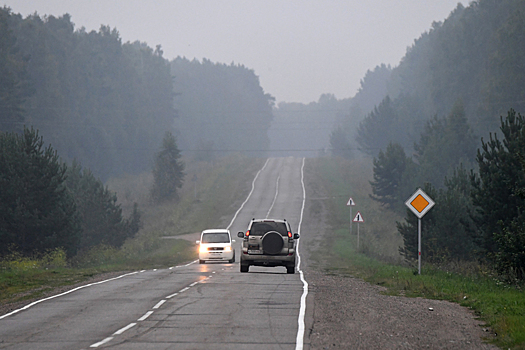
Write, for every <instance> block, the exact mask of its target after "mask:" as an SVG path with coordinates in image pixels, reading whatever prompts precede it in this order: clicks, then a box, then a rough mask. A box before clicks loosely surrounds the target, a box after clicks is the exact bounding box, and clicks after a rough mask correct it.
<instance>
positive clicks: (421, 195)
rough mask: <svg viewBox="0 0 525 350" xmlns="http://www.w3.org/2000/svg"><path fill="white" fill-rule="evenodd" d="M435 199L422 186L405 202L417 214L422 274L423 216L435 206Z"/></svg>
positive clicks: (419, 261) (418, 263) (418, 259)
mask: <svg viewBox="0 0 525 350" xmlns="http://www.w3.org/2000/svg"><path fill="white" fill-rule="evenodd" d="M434 204H436V203H434V201H433V200H432V198H430V197H429V196H428V194H426V193H425V192H423V190H422V189H421V188H419V189H418V190H417V191H416V192H414V194H413V195H412V196H411V197H410V198H409V199H408V200H407V201H406V202H405V205H406V206H407V207H408V209H410V210H411V211H412V212H413V213H414V214H416V216H417V266H418V273H419V274H420V275H421V218H422V217H423V216H424V215H425V214H426V213H427V212H428V211H429V210H430V209H431V208H432V207H433V206H434Z"/></svg>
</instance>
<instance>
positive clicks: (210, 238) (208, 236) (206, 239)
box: [201, 233, 230, 243]
mask: <svg viewBox="0 0 525 350" xmlns="http://www.w3.org/2000/svg"><path fill="white" fill-rule="evenodd" d="M201 242H202V243H230V236H228V234H227V233H204V234H203V235H202V240H201Z"/></svg>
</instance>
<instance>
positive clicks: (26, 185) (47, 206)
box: [0, 128, 80, 256]
mask: <svg viewBox="0 0 525 350" xmlns="http://www.w3.org/2000/svg"><path fill="white" fill-rule="evenodd" d="M66 170H67V167H66V165H65V164H64V163H62V162H61V161H60V160H59V157H58V154H57V152H56V151H55V150H53V148H51V146H48V147H44V140H43V138H42V137H41V136H39V135H38V131H36V130H34V129H33V128H31V129H27V128H24V132H23V134H22V135H18V134H16V133H0V188H1V189H2V190H1V191H0V253H7V252H8V249H10V248H12V249H15V250H16V251H18V252H20V253H22V254H24V255H30V254H33V253H44V252H45V251H46V250H48V249H55V248H58V247H62V248H64V249H65V250H66V252H67V253H68V255H70V256H71V255H73V254H74V253H75V252H76V249H77V247H78V242H79V233H80V230H79V222H78V217H77V215H76V206H75V202H74V200H73V198H72V197H71V195H70V193H69V192H68V191H67V188H66V185H65V179H66Z"/></svg>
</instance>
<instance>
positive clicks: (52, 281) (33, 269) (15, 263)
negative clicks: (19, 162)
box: [0, 155, 264, 313]
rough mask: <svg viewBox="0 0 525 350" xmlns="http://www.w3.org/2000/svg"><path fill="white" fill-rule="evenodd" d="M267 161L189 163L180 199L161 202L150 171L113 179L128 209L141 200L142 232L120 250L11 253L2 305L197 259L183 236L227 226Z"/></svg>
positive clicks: (1, 283)
mask: <svg viewBox="0 0 525 350" xmlns="http://www.w3.org/2000/svg"><path fill="white" fill-rule="evenodd" d="M263 163H264V159H249V158H246V157H242V156H240V155H236V156H231V157H228V158H223V159H220V160H216V161H215V162H213V163H211V162H198V163H197V162H195V163H193V162H192V163H189V164H186V179H187V180H186V181H185V184H184V186H183V187H182V188H181V190H180V192H179V199H178V200H176V201H172V202H166V203H163V204H160V205H158V204H155V203H152V202H151V201H150V199H149V189H150V188H151V182H152V177H151V176H150V174H142V175H137V176H126V177H122V178H119V179H111V180H110V181H108V187H109V188H110V189H111V190H113V191H116V192H117V194H118V197H119V201H120V204H121V205H122V208H123V210H124V211H126V210H128V211H129V210H131V208H132V207H133V203H134V202H137V203H138V204H139V210H141V213H142V222H143V228H142V229H141V230H140V231H139V233H138V234H137V236H136V237H135V238H134V239H131V240H128V241H126V242H125V244H124V245H123V246H122V247H121V248H119V249H116V248H112V247H107V246H99V247H96V248H94V249H92V250H90V251H88V252H84V253H83V254H82V255H78V256H76V257H74V258H73V259H71V260H69V261H66V260H65V254H64V253H63V252H61V251H54V252H50V253H49V254H48V255H46V256H44V257H39V258H38V259H36V258H35V259H30V258H23V257H21V256H18V255H16V254H15V255H13V256H9V257H5V258H4V259H3V260H2V261H0V305H5V304H8V303H18V302H22V301H25V300H31V299H36V298H41V297H43V296H46V295H49V294H53V292H54V291H56V290H58V288H60V287H64V286H72V285H76V284H79V283H82V282H86V281H88V280H90V279H92V278H94V277H96V276H99V275H101V274H104V273H110V272H119V271H133V270H140V269H148V268H164V267H168V266H173V265H178V264H180V263H183V262H187V261H191V260H194V259H196V258H197V250H196V245H195V242H194V241H193V242H192V241H191V240H187V239H182V238H179V236H181V235H184V234H187V233H194V232H199V231H201V230H203V229H205V228H221V227H222V228H223V227H226V226H227V224H228V223H229V221H230V220H231V218H232V217H233V214H234V213H235V210H236V209H237V208H238V207H239V206H240V202H242V200H244V198H245V197H246V196H247V194H248V192H249V190H250V186H249V184H250V183H251V181H252V180H253V177H254V176H255V173H256V172H257V171H258V170H259V169H260V168H261V167H262V164H263ZM193 179H196V180H195V181H192V180H193ZM0 313H1V312H0Z"/></svg>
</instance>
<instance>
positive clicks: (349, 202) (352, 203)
mask: <svg viewBox="0 0 525 350" xmlns="http://www.w3.org/2000/svg"><path fill="white" fill-rule="evenodd" d="M346 205H348V206H349V207H353V206H355V202H354V200H353V199H352V197H350V199H349V200H348V202H347V203H346Z"/></svg>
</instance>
